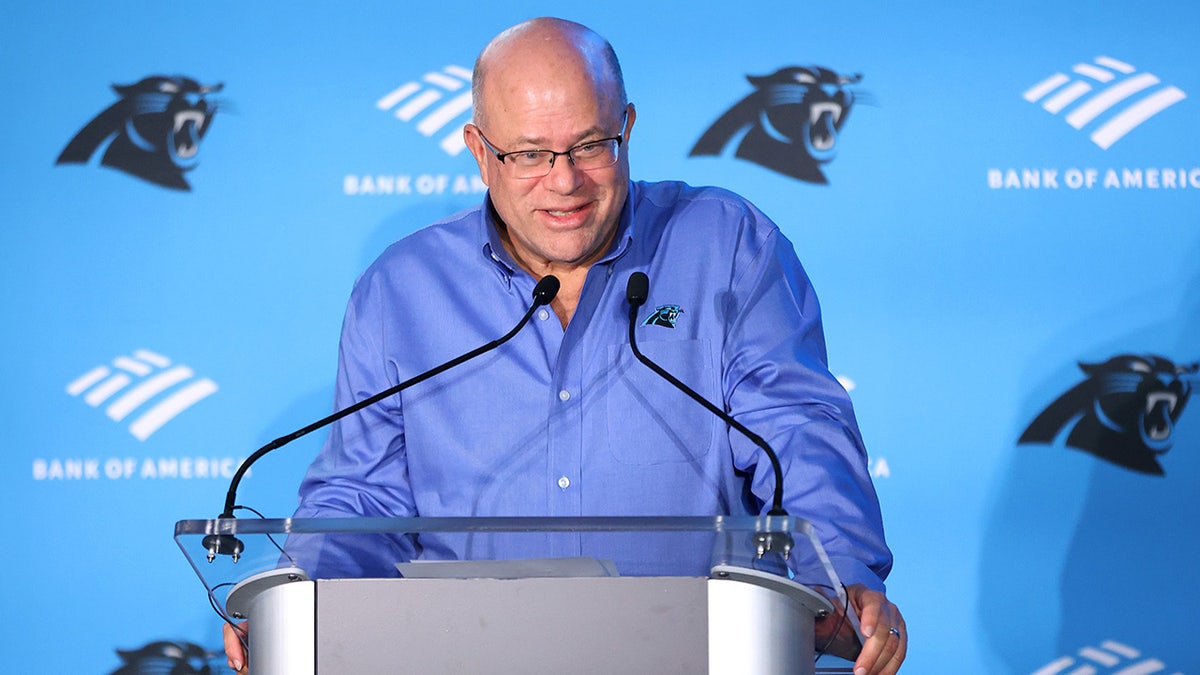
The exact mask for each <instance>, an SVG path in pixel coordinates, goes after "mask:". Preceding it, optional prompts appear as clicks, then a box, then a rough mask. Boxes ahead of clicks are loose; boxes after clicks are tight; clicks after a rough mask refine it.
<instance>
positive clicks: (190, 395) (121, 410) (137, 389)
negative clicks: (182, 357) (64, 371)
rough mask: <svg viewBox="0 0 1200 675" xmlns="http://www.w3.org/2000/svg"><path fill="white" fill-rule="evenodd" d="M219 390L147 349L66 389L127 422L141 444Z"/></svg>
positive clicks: (100, 368)
mask: <svg viewBox="0 0 1200 675" xmlns="http://www.w3.org/2000/svg"><path fill="white" fill-rule="evenodd" d="M216 391H217V385H216V383H215V382H213V381H212V380H210V379H208V378H207V377H196V374H195V373H194V372H192V369H191V368H188V367H187V366H185V365H181V364H173V363H171V359H169V358H167V357H165V356H163V355H161V354H155V353H154V352H151V351H147V350H145V349H139V350H137V351H135V352H134V353H133V354H132V355H131V356H118V357H117V358H115V359H113V361H112V363H111V364H110V365H101V366H96V367H95V368H93V369H91V370H89V371H88V372H86V373H84V374H83V375H81V376H79V377H78V378H76V379H75V380H74V381H73V382H71V383H70V384H68V385H67V393H68V394H70V395H71V396H75V397H80V396H82V397H83V400H84V402H86V403H87V404H88V405H90V406H92V407H93V408H99V407H100V406H104V412H105V414H107V415H108V417H109V418H110V419H112V420H113V421H114V422H122V423H124V422H125V421H126V420H129V433H131V434H133V435H134V437H135V438H137V439H138V440H139V441H144V440H146V439H147V438H150V436H151V435H153V434H154V432H156V431H158V430H159V429H160V428H162V426H163V425H164V424H166V423H167V422H170V421H171V420H173V419H175V417H176V416H178V415H179V414H180V413H182V412H183V411H185V410H187V409H188V408H190V407H192V406H193V405H195V404H196V403H197V402H199V401H201V400H203V399H205V398H208V397H209V396H211V395H213V394H214V393H216Z"/></svg>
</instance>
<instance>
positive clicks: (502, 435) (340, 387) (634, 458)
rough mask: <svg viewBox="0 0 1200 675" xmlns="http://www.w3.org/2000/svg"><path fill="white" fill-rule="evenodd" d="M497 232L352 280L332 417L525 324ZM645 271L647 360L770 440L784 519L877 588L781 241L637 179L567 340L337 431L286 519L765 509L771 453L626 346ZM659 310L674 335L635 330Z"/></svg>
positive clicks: (472, 214) (877, 564) (463, 371)
mask: <svg viewBox="0 0 1200 675" xmlns="http://www.w3.org/2000/svg"><path fill="white" fill-rule="evenodd" d="M494 217H495V216H494V214H493V213H492V212H491V210H490V209H489V208H488V206H487V202H486V200H485V202H484V204H483V205H481V206H480V207H479V208H476V209H473V210H470V211H467V212H464V213H462V214H459V215H456V216H453V217H451V218H449V219H447V220H445V221H442V222H440V223H437V224H435V225H433V226H430V227H428V228H425V229H422V230H420V231H418V232H416V233H414V234H412V235H410V236H408V237H406V238H404V239H403V240H401V241H399V242H397V243H395V244H393V245H392V246H391V247H390V248H389V249H388V250H387V251H386V252H384V253H383V255H382V256H381V257H380V258H379V259H378V260H377V261H376V262H375V263H374V264H373V265H372V266H371V267H370V268H368V269H367V271H366V272H365V273H364V274H363V275H362V277H361V278H360V279H359V281H358V282H357V284H356V286H355V288H354V291H353V294H352V296H351V299H350V302H349V307H348V309H347V312H346V318H345V323H344V326H343V332H342V339H341V346H340V356H339V367H338V375H337V386H336V392H337V393H336V407H337V408H338V409H341V408H343V407H346V406H348V405H350V404H352V403H354V402H356V401H359V400H362V399H364V398H366V397H368V396H370V395H372V394H375V393H376V392H379V391H382V390H384V389H387V388H388V387H391V386H393V385H395V384H396V383H398V382H400V381H403V380H405V379H408V378H410V377H412V376H414V375H416V374H418V373H421V372H423V371H425V370H427V369H429V368H432V367H434V366H436V365H438V364H440V363H443V362H445V361H448V360H450V359H451V358H454V357H456V356H458V355H460V354H462V353H465V352H467V351H469V350H471V349H474V348H476V347H478V346H480V345H482V344H484V343H486V342H488V341H491V340H493V339H495V338H497V337H499V336H501V335H503V334H504V333H506V332H507V331H508V330H510V329H511V328H512V327H513V326H514V325H515V324H516V322H517V321H518V319H519V318H520V317H521V316H522V315H523V314H524V312H525V311H526V309H527V308H528V306H529V304H530V298H531V294H532V291H533V287H534V284H535V279H533V278H532V277H531V276H530V275H529V274H527V273H526V272H525V271H523V270H522V269H521V268H520V267H518V266H517V265H516V264H515V263H514V262H513V260H512V259H511V257H510V256H509V255H508V254H507V253H506V251H505V250H504V248H503V246H502V245H501V244H500V240H499V238H498V235H497V232H496V227H495V224H494V220H493V219H494ZM639 270H640V271H642V272H645V273H646V274H647V275H648V276H649V278H650V293H649V299H648V301H647V303H646V305H645V306H644V307H643V308H642V313H641V316H639V320H638V324H639V325H638V327H637V328H636V330H637V331H638V333H637V335H638V338H637V339H638V345H639V347H640V348H641V350H642V351H643V352H644V353H645V354H646V355H647V356H649V357H650V358H651V359H653V360H655V361H657V362H658V363H659V364H660V365H662V366H663V367H664V368H666V370H668V371H669V372H671V373H672V374H674V375H675V376H676V377H677V378H679V379H680V380H682V381H684V382H686V383H687V384H689V385H690V386H691V387H693V388H694V389H695V390H697V391H698V392H700V393H701V394H702V395H703V396H705V397H706V398H708V399H709V400H710V401H713V402H715V403H716V404H717V405H720V406H723V407H724V409H725V410H727V411H728V412H730V413H731V414H732V415H734V417H735V418H737V419H738V421H740V422H741V423H742V424H744V425H745V426H747V427H748V428H750V429H751V430H753V431H755V432H756V433H757V434H759V435H761V436H763V437H764V438H765V439H766V440H767V441H768V442H769V443H770V444H771V445H772V447H774V448H775V449H776V451H777V452H778V454H779V455H780V458H781V461H782V464H783V468H784V472H785V495H786V498H785V506H786V508H787V509H788V511H789V512H790V513H791V514H792V515H795V516H800V517H804V518H807V519H809V520H810V521H812V522H813V524H814V525H815V526H816V528H817V531H818V533H819V534H820V537H821V539H822V541H823V542H824V544H825V546H826V548H827V550H828V552H829V555H830V558H831V559H832V561H833V563H834V566H835V568H836V569H837V570H838V572H839V575H840V576H841V577H842V581H844V582H845V583H854V582H863V583H866V584H868V585H870V586H872V587H875V588H882V579H883V578H884V577H885V576H886V575H887V572H888V570H889V569H890V566H891V554H890V552H889V551H888V549H887V547H886V544H885V543H884V539H883V532H882V524H881V519H880V514H879V505H878V500H877V498H876V495H875V491H874V488H873V487H872V485H871V481H870V478H869V476H868V474H867V471H866V454H865V451H864V449H863V445H862V441H861V439H860V435H859V431H858V428H857V425H856V422H855V419H854V413H853V411H852V409H851V405H850V401H849V398H848V396H847V394H846V392H845V390H844V389H843V388H842V387H841V385H839V384H838V382H837V381H836V380H835V379H834V377H833V376H832V375H831V374H830V372H829V369H828V367H827V365H826V355H825V344H824V337H823V334H822V330H821V321H820V313H819V309H818V306H817V298H816V295H815V294H814V292H813V289H812V287H811V285H810V283H809V280H808V278H807V276H806V274H805V272H804V270H803V269H802V268H801V266H800V263H799V261H798V260H797V258H796V254H795V252H794V250H793V247H792V244H791V243H790V242H789V241H787V240H786V239H785V238H784V236H783V235H782V234H781V233H780V232H779V230H778V228H777V227H776V226H775V225H774V224H773V223H772V222H771V221H770V220H769V219H768V218H767V217H766V216H764V215H763V214H762V213H761V212H759V211H758V210H757V209H756V208H755V207H754V206H752V205H751V204H749V203H748V202H746V201H745V200H743V199H741V198H739V197H737V196H736V195H733V194H731V193H729V192H726V191H723V190H718V189H713V188H701V189H697V188H692V187H689V186H686V185H684V184H682V183H672V182H665V183H641V182H635V183H632V184H631V186H630V193H629V197H628V201H627V203H626V205H625V208H624V210H623V212H622V217H621V221H620V224H619V230H618V232H617V235H616V237H615V239H614V242H613V244H612V246H611V248H610V250H609V251H608V252H607V255H605V256H604V257H603V258H602V259H601V260H599V261H598V262H596V263H595V264H594V265H593V266H592V267H591V269H590V270H589V272H588V276H587V280H586V283H585V284H584V287H583V291H582V294H581V296H580V298H579V304H578V307H577V309H576V310H575V314H574V316H573V317H572V319H571V321H570V323H569V324H568V325H567V327H566V328H565V329H564V328H563V327H562V326H561V324H560V322H559V321H558V319H557V317H556V315H555V314H554V312H553V311H550V310H549V309H548V308H543V309H541V310H539V311H538V312H537V313H535V315H534V318H533V320H532V322H531V324H530V325H528V326H526V328H525V329H524V330H523V331H522V332H521V333H520V334H518V335H517V336H516V337H515V338H513V339H512V340H511V341H510V342H508V343H507V344H505V345H503V346H502V347H500V348H499V349H498V350H496V351H493V352H490V353H488V354H486V355H484V356H481V357H479V358H477V359H475V360H473V361H470V362H467V363H465V364H463V365H461V366H459V367H457V368H455V369H453V370H450V371H447V372H445V373H443V374H441V375H439V376H437V377H434V378H432V379H430V380H427V381H426V382H424V383H422V384H420V385H418V386H415V387H412V388H410V389H408V390H406V391H404V392H402V393H400V394H398V395H396V396H394V397H392V398H390V399H387V400H385V401H383V402H381V403H379V404H377V405H375V406H372V407H370V408H368V409H366V410H364V411H362V412H360V413H358V414H356V415H353V416H350V417H348V418H346V419H343V420H342V421H340V422H338V423H337V424H335V425H334V427H333V428H332V431H331V433H330V435H329V439H328V441H327V442H326V444H325V447H324V449H323V450H322V451H321V453H320V455H319V456H318V457H317V459H316V461H315V462H314V463H313V465H312V467H311V469H310V470H309V472H308V475H307V477H306V478H305V480H304V482H303V484H302V487H301V491H300V495H301V504H300V508H299V510H298V511H297V513H296V516H297V517H322V516H343V515H367V516H410V515H419V516H579V515H611V516H624V515H712V514H732V515H746V514H758V513H760V512H765V511H766V510H767V509H768V508H769V506H770V501H771V497H772V490H773V489H774V482H775V481H774V475H773V473H772V469H771V465H770V462H769V461H768V459H767V458H766V457H765V456H764V454H763V453H762V451H761V450H760V449H759V448H758V447H757V446H755V445H754V444H753V443H751V442H750V441H748V440H747V439H746V438H744V437H742V436H741V435H740V434H738V433H737V432H736V431H734V430H731V429H730V428H728V427H727V426H726V425H725V424H724V423H723V422H722V421H721V420H719V419H718V418H717V417H716V416H714V415H712V414H711V413H710V412H708V411H706V410H704V409H703V408H702V407H700V406H699V405H697V404H696V403H695V402H694V401H691V400H690V399H688V398H687V397H686V396H685V395H684V394H682V393H681V392H679V391H677V390H676V389H674V388H673V387H672V386H671V385H670V384H669V383H667V382H665V381H663V380H662V379H661V378H660V377H659V376H658V375H656V374H655V373H653V372H652V371H650V370H649V369H647V368H646V367H645V366H644V365H642V364H640V363H638V362H637V361H636V360H635V358H634V356H633V354H632V352H631V351H630V347H629V340H628V312H629V308H628V304H627V303H626V301H625V286H626V282H627V279H628V277H629V275H630V273H632V272H634V271H639ZM660 308H666V309H664V310H663V311H662V314H663V315H665V316H664V317H663V318H664V320H662V321H658V322H650V323H649V324H648V325H644V324H646V319H647V318H648V317H649V316H650V315H652V314H654V313H655V312H656V311H658V310H659V309H660ZM672 320H673V324H674V325H673V326H672V325H671V324H672ZM764 504H765V506H764ZM555 541H558V540H557V539H556V540H555ZM578 545H579V543H578V541H575V542H574V543H567V544H561V545H560V544H552V545H550V546H549V547H548V548H549V550H545V551H542V553H544V554H546V555H560V556H561V555H573V554H574V555H578V554H580V553H581V552H582V553H586V551H583V550H569V549H571V548H572V547H574V546H578ZM401 554H402V553H400V552H390V553H388V554H384V553H381V554H379V555H380V556H381V557H384V558H386V557H387V556H388V555H401ZM360 562H361V561H360ZM390 562H394V560H385V561H383V565H382V566H380V565H372V564H367V563H363V566H362V568H361V569H359V570H357V571H359V572H361V573H378V572H379V571H380V570H382V569H384V568H385V567H386V564H388V563H390ZM312 564H318V565H319V563H312ZM310 572H314V573H315V574H317V575H322V570H315V571H314V570H310ZM337 573H348V571H347V570H344V569H342V570H338V571H337Z"/></svg>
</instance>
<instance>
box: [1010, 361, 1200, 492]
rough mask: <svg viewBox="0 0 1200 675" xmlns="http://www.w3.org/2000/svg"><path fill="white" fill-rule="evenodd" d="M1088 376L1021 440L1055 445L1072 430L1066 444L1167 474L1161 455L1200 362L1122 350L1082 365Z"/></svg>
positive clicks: (1120, 463)
mask: <svg viewBox="0 0 1200 675" xmlns="http://www.w3.org/2000/svg"><path fill="white" fill-rule="evenodd" d="M1079 367H1080V368H1081V369H1083V372H1084V373H1086V374H1087V376H1088V379H1086V380H1084V381H1083V382H1080V383H1079V384H1077V385H1075V386H1074V387H1072V388H1071V389H1070V390H1069V391H1067V392H1066V393H1065V394H1063V395H1062V396H1060V397H1058V399H1057V400H1056V401H1054V402H1053V403H1051V404H1050V405H1049V407H1047V408H1046V409H1045V410H1044V411H1042V413H1041V414H1040V415H1038V416H1037V418H1036V419H1034V420H1033V423H1031V424H1030V425H1029V428H1028V429H1026V430H1025V433H1023V434H1021V438H1020V440H1019V441H1018V443H1052V442H1053V441H1054V439H1055V437H1057V436H1058V435H1059V433H1060V432H1061V431H1062V430H1063V429H1067V428H1069V429H1070V433H1069V434H1068V435H1067V440H1066V445H1068V446H1069V447H1072V448H1076V449H1078V450H1083V451H1084V452H1089V453H1091V454H1093V455H1095V456H1097V457H1099V458H1101V459H1104V460H1107V461H1109V462H1112V463H1113V464H1116V465H1118V466H1122V467H1125V468H1126V469H1132V470H1133V471H1139V472H1141V473H1148V474H1154V475H1159V476H1161V475H1163V468H1162V465H1161V464H1160V463H1159V458H1160V457H1162V455H1164V454H1165V453H1166V452H1167V451H1168V450H1170V449H1171V444H1172V439H1171V434H1172V432H1173V431H1174V429H1175V424H1176V423H1177V422H1178V421H1179V417H1180V415H1182V414H1183V409H1184V407H1185V406H1186V405H1187V401H1188V397H1190V396H1191V394H1192V381H1191V380H1194V379H1195V378H1187V379H1185V376H1188V375H1194V374H1195V373H1196V372H1197V370H1200V363H1193V364H1191V365H1180V366H1176V365H1175V364H1174V363H1171V362H1170V361H1168V360H1167V359H1164V358H1162V357H1161V356H1135V355H1131V354H1122V355H1120V356H1114V357H1113V358H1111V359H1109V360H1108V361H1105V362H1104V363H1092V364H1089V363H1080V364H1079Z"/></svg>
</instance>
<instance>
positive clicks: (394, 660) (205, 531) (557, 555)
mask: <svg viewBox="0 0 1200 675" xmlns="http://www.w3.org/2000/svg"><path fill="white" fill-rule="evenodd" d="M175 540H176V542H177V543H178V545H179V547H180V549H181V550H182V551H183V552H184V555H185V556H187V558H188V560H189V562H190V563H191V565H192V567H193V568H194V569H195V571H196V573H197V575H198V576H199V577H200V579H201V581H202V582H203V583H204V586H205V588H206V589H207V590H208V594H209V598H210V600H211V601H212V603H213V605H214V607H216V608H217V609H218V610H219V611H221V612H222V613H223V614H225V615H227V616H229V617H232V618H235V619H243V618H245V619H249V620H250V622H251V625H252V628H251V632H250V635H251V637H250V645H249V646H250V656H249V658H250V668H251V672H252V673H254V675H274V674H286V675H307V674H310V673H312V674H316V673H320V674H321V675H329V674H331V673H335V674H341V673H410V672H411V673H453V674H455V675H459V674H463V673H521V674H529V673H555V674H559V673H564V672H570V673H593V672H594V673H655V674H656V675H657V674H660V673H687V674H688V675H695V674H697V673H710V674H712V675H725V674H733V673H756V674H760V673H799V674H802V675H807V674H811V673H813V672H814V665H813V657H814V639H815V637H814V621H815V620H816V619H817V618H818V617H821V616H824V615H826V614H828V613H829V612H831V611H833V606H832V605H831V604H830V602H829V601H828V600H826V595H828V596H829V597H836V598H838V601H839V602H844V601H845V598H844V595H843V591H842V587H841V583H840V582H839V580H838V577H837V574H836V572H835V571H834V570H833V567H832V565H831V564H830V562H829V558H828V557H827V556H826V554H825V551H824V549H823V548H822V547H821V544H820V542H819V540H818V539H817V538H816V536H815V534H814V533H813V530H812V527H811V526H810V525H809V523H808V522H806V521H804V520H803V519H800V518H794V517H786V516H785V517H749V516H745V517H728V516H717V517H611V518H610V517H580V518H546V517H531V518H495V517H482V518H345V519H342V518H330V519H325V518H322V519H279V520H270V519H260V520H253V519H216V520H182V521H179V522H178V523H176V525H175ZM784 540H786V541H787V543H788V544H789V545H790V552H789V554H788V555H787V557H786V559H785V558H784V556H783V555H782V554H781V541H784ZM210 549H213V550H212V552H210ZM239 549H240V551H239V553H238V555H237V556H233V555H229V554H228V553H229V552H232V551H235V550H239ZM764 549H766V550H764ZM210 557H211V558H212V559H211V561H210V560H209V558H210ZM235 557H236V562H235ZM813 588H818V589H820V590H821V591H823V593H824V594H821V593H816V592H814V590H813Z"/></svg>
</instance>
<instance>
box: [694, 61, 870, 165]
mask: <svg viewBox="0 0 1200 675" xmlns="http://www.w3.org/2000/svg"><path fill="white" fill-rule="evenodd" d="M746 79H747V80H749V81H750V84H752V85H754V86H755V91H754V93H752V94H750V95H749V96H747V97H746V98H744V99H742V100H741V101H739V102H738V103H737V105H735V106H733V107H732V108H730V109H729V111H728V112H726V113H725V114H724V115H722V116H721V117H720V118H719V119H718V120H717V121H716V122H715V123H713V125H712V127H710V128H709V129H708V131H706V132H704V135H703V136H701V137H700V140H699V141H697V142H696V146H695V147H694V148H692V151H691V152H690V153H689V155H690V156H692V157H695V156H697V155H720V154H721V152H722V151H723V150H724V149H725V148H726V147H727V146H728V145H729V144H730V143H732V142H734V141H735V139H737V138H738V137H739V136H740V137H741V140H740V141H738V146H737V152H736V155H737V156H738V157H740V158H742V159H745V160H749V161H751V162H754V163H755V164H758V165H760V166H763V167H766V168H768V169H771V170H772V171H776V172H778V173H781V174H783V175H785V176H791V177H792V178H796V179H799V180H802V181H806V182H809V183H822V184H824V183H828V182H829V181H828V180H827V179H826V178H825V174H824V173H823V172H822V171H821V165H822V164H826V163H828V162H829V161H831V160H832V159H833V158H834V157H835V156H837V150H838V138H839V137H840V135H841V131H842V127H843V126H844V125H845V124H846V119H847V118H848V117H849V116H850V109H851V108H852V107H853V106H854V102H855V100H856V96H857V94H856V93H855V92H853V91H851V90H849V89H846V85H848V84H857V83H858V82H860V81H861V80H862V75H858V74H855V75H850V76H844V75H839V74H838V73H836V72H834V71H832V70H829V69H828V68H821V67H819V66H811V67H805V66H791V67H788V68H781V69H780V70H777V71H775V72H774V73H773V74H771V75H764V76H754V75H748V76H747V77H746Z"/></svg>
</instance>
